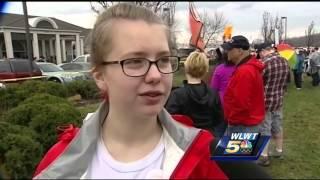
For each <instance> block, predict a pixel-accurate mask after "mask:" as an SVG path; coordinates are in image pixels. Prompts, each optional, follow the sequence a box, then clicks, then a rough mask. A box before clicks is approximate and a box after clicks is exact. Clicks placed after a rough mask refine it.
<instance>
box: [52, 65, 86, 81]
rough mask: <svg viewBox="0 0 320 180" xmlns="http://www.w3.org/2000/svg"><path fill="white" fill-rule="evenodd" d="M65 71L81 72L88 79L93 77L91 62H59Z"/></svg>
mask: <svg viewBox="0 0 320 180" xmlns="http://www.w3.org/2000/svg"><path fill="white" fill-rule="evenodd" d="M58 66H59V67H61V68H62V69H63V70H64V71H67V72H80V73H82V74H84V75H85V76H86V78H87V79H92V76H91V64H90V63H85V62H71V63H64V64H59V65H58Z"/></svg>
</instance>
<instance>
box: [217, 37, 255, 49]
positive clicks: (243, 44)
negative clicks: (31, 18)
mask: <svg viewBox="0 0 320 180" xmlns="http://www.w3.org/2000/svg"><path fill="white" fill-rule="evenodd" d="M221 47H222V48H223V49H224V50H231V49H233V48H241V49H244V50H248V49H249V47H250V44H249V41H248V39H247V38H246V37H244V36H241V35H239V36H233V37H232V38H231V40H230V41H228V42H226V43H223V44H222V45H221Z"/></svg>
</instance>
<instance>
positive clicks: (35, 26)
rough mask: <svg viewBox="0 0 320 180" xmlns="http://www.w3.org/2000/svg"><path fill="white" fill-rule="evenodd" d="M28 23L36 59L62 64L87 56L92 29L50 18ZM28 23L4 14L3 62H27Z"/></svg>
mask: <svg viewBox="0 0 320 180" xmlns="http://www.w3.org/2000/svg"><path fill="white" fill-rule="evenodd" d="M28 20H29V27H30V36H31V37H30V39H31V42H32V55H33V57H34V58H37V59H38V58H40V57H43V58H45V59H47V60H48V61H49V62H54V63H56V64H60V63H62V62H68V61H71V60H72V59H73V58H75V57H76V56H79V55H82V54H85V53H86V52H85V48H84V46H85V40H86V37H87V35H88V34H89V32H90V29H86V28H82V27H80V26H76V25H73V24H70V23H67V22H65V21H62V20H59V19H56V18H50V17H42V16H29V17H28ZM24 22H25V21H24V15H20V14H10V13H1V15H0V58H4V57H6V58H27V41H26V29H25V23H24Z"/></svg>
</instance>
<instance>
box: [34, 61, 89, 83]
mask: <svg viewBox="0 0 320 180" xmlns="http://www.w3.org/2000/svg"><path fill="white" fill-rule="evenodd" d="M37 65H38V66H39V68H40V70H41V72H42V74H43V75H45V76H47V79H48V81H54V82H57V83H63V84H64V83H68V82H71V81H74V80H85V79H86V77H85V75H84V74H82V73H79V72H66V71H64V70H63V69H62V68H61V67H59V66H57V65H56V64H53V63H45V62H38V63H37Z"/></svg>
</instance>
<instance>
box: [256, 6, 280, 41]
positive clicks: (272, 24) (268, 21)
mask: <svg viewBox="0 0 320 180" xmlns="http://www.w3.org/2000/svg"><path fill="white" fill-rule="evenodd" d="M275 29H278V33H279V34H278V35H279V41H281V40H282V34H283V26H282V21H281V18H279V16H278V15H277V16H276V17H273V16H272V15H271V14H270V13H269V12H267V11H265V12H263V14H262V26H261V35H262V37H263V39H264V42H269V43H275Z"/></svg>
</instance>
